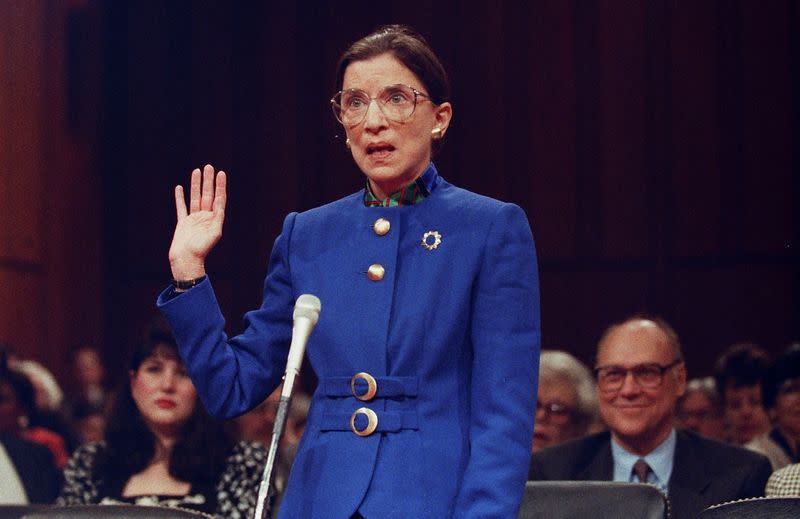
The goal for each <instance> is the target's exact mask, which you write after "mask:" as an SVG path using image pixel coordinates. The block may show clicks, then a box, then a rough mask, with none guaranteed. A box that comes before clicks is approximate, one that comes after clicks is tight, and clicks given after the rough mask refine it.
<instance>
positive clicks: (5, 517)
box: [0, 483, 49, 519]
mask: <svg viewBox="0 0 800 519" xmlns="http://www.w3.org/2000/svg"><path fill="white" fill-rule="evenodd" d="M1 484H2V483H0V485H1ZM46 508H49V507H48V506H47V505H0V519H21V517H22V516H24V515H25V514H29V513H31V512H35V511H37V510H44V509H46Z"/></svg>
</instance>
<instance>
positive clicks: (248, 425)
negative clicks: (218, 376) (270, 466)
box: [236, 385, 311, 516]
mask: <svg viewBox="0 0 800 519" xmlns="http://www.w3.org/2000/svg"><path fill="white" fill-rule="evenodd" d="M282 388H283V385H280V386H278V387H277V388H276V389H275V391H273V392H272V393H271V394H270V395H269V396H268V397H267V398H266V399H265V400H264V401H263V402H261V404H259V405H258V406H256V407H255V408H254V409H252V410H251V411H249V412H247V413H245V414H243V415H242V416H240V417H238V418H236V426H237V429H238V433H239V439H241V440H249V441H257V442H261V443H263V444H265V445H269V443H270V441H271V440H272V431H273V429H274V426H275V414H276V411H277V409H278V401H279V400H280V396H281V389H282ZM310 408H311V398H310V397H309V396H308V395H306V394H305V393H302V392H297V393H295V394H293V395H292V405H291V407H289V413H288V414H287V416H286V426H285V429H284V434H283V436H282V437H281V443H280V446H279V451H278V460H277V464H276V466H275V469H274V473H273V478H274V480H273V482H274V485H275V493H276V495H275V496H274V498H273V499H274V500H273V504H272V507H271V512H273V516H274V515H275V514H274V513H275V512H277V510H278V508H279V506H280V501H281V499H282V498H283V493H284V491H285V490H286V484H287V483H288V481H289V472H290V471H291V469H292V464H293V463H294V457H295V454H296V453H297V446H298V445H299V443H300V438H301V436H302V435H303V431H304V430H305V425H306V421H307V420H308V411H309V409H310Z"/></svg>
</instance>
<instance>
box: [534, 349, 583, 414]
mask: <svg viewBox="0 0 800 519" xmlns="http://www.w3.org/2000/svg"><path fill="white" fill-rule="evenodd" d="M539 380H540V381H541V380H548V381H559V382H566V383H567V384H569V386H570V387H572V388H573V389H574V390H575V394H576V395H577V397H578V398H577V400H578V404H577V407H578V408H577V412H578V416H577V419H578V421H584V422H585V423H586V425H587V426H588V425H589V424H591V423H592V422H593V421H594V420H595V419H596V418H597V416H598V407H597V389H596V388H595V384H594V377H593V376H592V372H591V371H589V368H587V367H586V365H585V364H584V363H583V362H581V361H579V360H578V359H576V358H575V357H573V356H572V355H570V354H569V353H567V352H566V351H559V350H542V353H541V356H540V357H539Z"/></svg>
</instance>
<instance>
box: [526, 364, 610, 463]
mask: <svg viewBox="0 0 800 519" xmlns="http://www.w3.org/2000/svg"><path fill="white" fill-rule="evenodd" d="M596 420H597V392H596V391H595V388H594V380H593V379H592V374H591V372H590V371H589V368H587V367H586V366H585V365H584V364H583V363H582V362H581V361H579V360H578V359H576V358H575V357H573V356H572V355H570V354H569V353H567V352H564V351H553V350H542V353H541V356H540V358H539V392H538V398H537V400H536V422H535V425H534V429H533V452H537V451H539V450H541V449H543V448H545V447H552V446H553V445H558V444H559V443H563V442H565V441H567V440H571V439H573V438H577V437H579V436H583V435H584V434H586V432H587V431H588V429H589V426H590V425H592V424H593V423H594V422H595V421H596Z"/></svg>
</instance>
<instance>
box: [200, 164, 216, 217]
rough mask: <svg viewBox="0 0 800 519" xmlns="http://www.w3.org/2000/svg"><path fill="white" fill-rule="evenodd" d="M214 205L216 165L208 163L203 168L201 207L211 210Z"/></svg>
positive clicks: (204, 209)
mask: <svg viewBox="0 0 800 519" xmlns="http://www.w3.org/2000/svg"><path fill="white" fill-rule="evenodd" d="M213 205H214V167H213V166H211V164H206V165H205V167H204V168H203V195H202V196H201V197H200V209H201V210H202V211H211V210H212V209H213Z"/></svg>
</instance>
